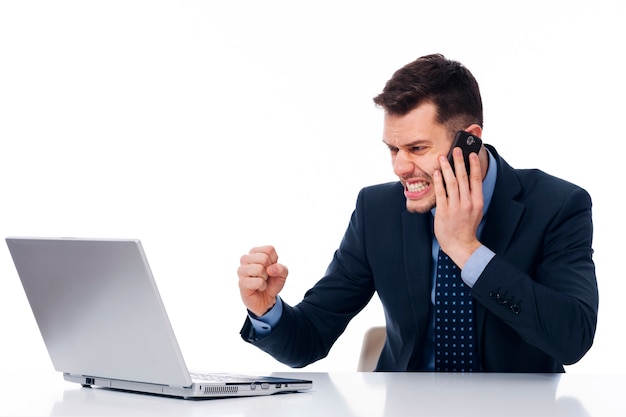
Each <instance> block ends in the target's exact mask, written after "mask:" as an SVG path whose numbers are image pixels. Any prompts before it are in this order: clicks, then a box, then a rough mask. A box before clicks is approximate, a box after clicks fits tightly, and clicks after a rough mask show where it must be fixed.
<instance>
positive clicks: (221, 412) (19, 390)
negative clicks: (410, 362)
mask: <svg viewBox="0 0 626 417" xmlns="http://www.w3.org/2000/svg"><path fill="white" fill-rule="evenodd" d="M275 375H283V376H292V377H293V376H295V377H298V378H309V379H312V380H313V381H314V382H313V390H312V391H310V392H306V393H297V394H283V395H275V396H270V397H253V398H236V399H235V398H229V399H213V400H201V401H188V400H180V399H173V398H165V397H157V396H150V395H142V394H132V393H126V392H117V391H112V390H108V389H102V388H92V389H89V388H81V387H80V386H78V385H76V384H72V383H69V382H66V381H64V380H63V378H62V376H61V375H60V374H57V373H54V372H50V373H42V374H41V375H30V376H26V375H20V374H11V373H9V374H8V375H7V374H6V373H5V374H3V378H2V382H0V390H1V391H0V392H1V393H0V398H1V400H0V416H9V415H10V416H26V415H27V416H46V415H50V416H77V415H80V416H108V415H111V416H120V415H133V416H178V417H180V416H209V415H211V416H213V415H217V416H233V417H234V416H253V417H260V416H272V417H281V416H289V417H293V416H298V417H307V416H316V417H319V416H330V417H333V416H341V417H352V416H354V417H356V416H367V417H377V416H404V415H409V414H411V415H418V416H437V417H445V416H455V417H458V416H459V415H466V416H472V415H477V416H481V417H489V416H498V417H502V416H506V417H515V416H530V417H540V416H550V417H560V416H563V417H578V416H586V417H598V416H602V417H604V416H624V415H626V404H625V402H624V401H623V399H622V397H621V395H623V393H622V391H623V389H622V388H620V386H621V387H623V386H624V383H623V375H611V374H607V375H586V374H563V375H558V374H552V375H544V374H472V375H470V374H467V375H462V374H435V373H356V372H355V373H306V372H293V373H277V374H275ZM411 410H415V411H414V412H412V411H411Z"/></svg>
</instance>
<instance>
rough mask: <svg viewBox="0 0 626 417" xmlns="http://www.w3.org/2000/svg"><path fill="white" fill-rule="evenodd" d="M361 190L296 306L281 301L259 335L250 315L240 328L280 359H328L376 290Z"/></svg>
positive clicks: (297, 362)
mask: <svg viewBox="0 0 626 417" xmlns="http://www.w3.org/2000/svg"><path fill="white" fill-rule="evenodd" d="M363 205H364V203H363V191H361V193H360V194H359V198H358V199H357V206H356V209H355V211H354V212H353V213H352V217H351V219H350V223H349V225H348V229H347V231H346V233H345V235H344V237H343V240H342V242H341V245H340V246H339V249H338V250H337V251H336V252H335V254H334V257H333V260H332V261H331V263H330V265H329V267H328V269H327V271H326V274H325V276H324V277H323V278H322V279H321V280H319V281H318V282H317V283H316V284H315V285H314V286H313V288H311V289H310V290H308V291H307V293H306V294H305V296H304V299H303V300H302V301H301V302H300V303H299V304H297V305H296V306H293V307H292V306H290V305H288V304H287V303H285V302H284V300H283V315H282V317H281V319H280V321H279V322H278V324H277V325H276V326H275V327H274V328H273V329H272V332H271V333H270V334H269V335H268V336H266V337H263V338H258V337H256V334H255V332H254V329H253V328H252V326H251V323H250V320H249V319H246V322H245V324H244V327H243V328H242V330H241V336H242V338H243V339H244V340H246V341H248V342H250V343H252V344H253V345H255V346H257V347H259V348H260V349H262V350H264V351H265V352H267V353H269V354H270V355H272V356H273V357H274V358H275V359H277V360H278V361H280V362H282V363H284V364H286V365H288V366H291V367H294V368H301V367H304V366H306V365H308V364H310V363H313V362H315V361H317V360H319V359H321V358H324V357H325V356H326V355H327V354H328V352H329V351H330V348H331V347H332V345H333V344H334V343H335V341H336V340H337V338H339V336H340V335H341V334H342V333H343V331H344V330H345V328H346V326H347V325H348V323H349V322H350V320H351V319H352V318H353V317H354V316H355V315H356V314H358V313H359V312H360V311H361V310H362V309H363V308H364V307H365V306H366V305H367V303H368V302H369V301H370V299H371V298H372V296H373V295H374V284H373V279H372V273H371V270H370V268H369V265H368V262H367V259H366V254H365V248H364V244H363V236H362V235H363V216H364V214H363V213H364V208H363Z"/></svg>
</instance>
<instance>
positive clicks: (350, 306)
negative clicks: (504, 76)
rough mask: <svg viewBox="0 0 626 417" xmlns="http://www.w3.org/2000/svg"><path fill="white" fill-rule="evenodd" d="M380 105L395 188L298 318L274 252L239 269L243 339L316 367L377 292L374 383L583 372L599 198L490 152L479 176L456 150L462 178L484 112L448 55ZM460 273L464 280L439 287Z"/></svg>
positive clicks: (475, 156) (424, 66)
mask: <svg viewBox="0 0 626 417" xmlns="http://www.w3.org/2000/svg"><path fill="white" fill-rule="evenodd" d="M374 102H375V103H376V104H377V105H379V106H380V107H382V108H383V110H384V129H383V142H384V143H385V144H386V145H387V147H388V148H389V151H390V153H391V161H392V165H393V169H394V172H395V174H396V175H397V176H398V178H399V182H395V183H389V184H381V185H376V186H372V187H367V188H365V189H363V190H362V191H361V192H360V194H359V196H358V200H357V204H356V209H355V211H354V213H353V214H352V218H351V220H350V224H349V225H348V229H347V231H346V233H345V236H344V238H343V240H342V242H341V245H340V247H339V249H338V250H337V251H336V253H335V255H334V257H333V260H332V262H331V263H330V265H329V267H328V270H327V272H326V275H325V276H324V277H323V278H322V279H321V280H320V281H319V282H317V284H315V286H313V288H311V289H310V290H309V291H308V292H307V293H306V294H305V296H304V299H303V300H302V301H301V302H300V303H299V304H297V305H296V306H294V307H292V306H290V305H288V304H287V303H286V302H284V301H283V300H281V299H280V297H279V296H278V294H279V292H280V291H281V289H282V288H283V286H284V284H285V280H286V278H287V272H288V271H287V268H286V267H285V266H284V265H282V264H280V263H278V255H277V253H276V251H275V249H274V248H273V247H271V246H265V247H259V248H254V249H252V250H251V251H250V253H249V254H247V255H244V256H242V258H241V265H240V267H239V269H238V276H239V288H240V292H241V297H242V299H243V302H244V305H245V306H246V307H247V308H248V312H249V315H248V318H247V319H246V322H245V324H244V327H243V329H242V330H241V335H242V337H243V338H244V340H246V341H248V342H250V343H253V344H254V345H256V346H258V347H259V348H261V349H263V350H264V351H266V352H267V353H269V354H271V355H272V356H274V357H275V358H276V359H277V360H279V361H281V362H283V363H285V364H287V365H290V366H292V367H303V366H306V365H308V364H310V363H312V362H314V361H316V360H318V359H320V358H323V357H325V356H326V355H327V354H328V352H329V350H330V348H331V346H332V345H333V343H334V342H335V341H336V340H337V338H338V337H339V336H340V335H341V334H342V332H343V331H344V329H345V328H346V326H347V324H348V322H349V321H350V320H351V319H352V318H353V317H354V316H355V315H356V314H357V313H359V311H361V309H363V308H364V307H365V306H366V305H367V303H368V302H369V300H370V299H371V297H372V296H373V294H374V292H377V293H378V295H379V297H380V300H381V301H382V304H383V307H384V310H385V317H386V325H387V326H386V327H387V341H386V343H385V346H384V348H383V351H382V353H381V355H380V359H379V361H378V366H377V368H376V369H377V370H378V371H414V370H425V371H428V370H435V371H490V372H563V370H564V368H563V365H567V364H572V363H574V362H577V361H578V360H579V359H580V358H582V357H583V355H584V354H585V353H586V352H587V351H588V350H589V348H590V347H591V345H592V343H593V338H594V334H595V329H596V320H597V311H598V292H597V283H596V277H595V267H594V263H593V260H592V253H593V250H592V248H591V244H592V233H593V231H592V219H591V199H590V197H589V195H588V193H587V192H586V191H585V190H583V189H581V188H579V187H577V186H576V185H573V184H571V183H568V182H566V181H563V180H560V179H558V178H555V177H552V176H550V175H548V174H546V173H543V172H541V171H539V170H518V169H513V168H511V167H510V166H509V165H508V164H507V163H506V162H505V161H504V159H502V157H500V155H499V154H498V153H497V152H496V150H495V148H493V147H492V146H489V145H483V146H482V147H481V148H480V150H479V151H478V153H471V154H470V157H469V172H470V173H469V175H468V174H467V171H466V169H465V164H464V158H463V155H462V152H461V149H459V148H455V149H454V152H453V165H454V168H455V169H454V171H453V166H451V164H450V163H449V162H448V160H447V158H446V155H447V154H448V151H449V150H450V147H451V144H452V141H453V138H454V136H455V134H456V133H457V131H460V130H464V131H466V132H469V133H470V134H471V135H473V136H477V137H480V136H481V134H482V126H483V116H482V101H481V97H480V92H479V88H478V84H477V82H476V80H475V79H474V77H473V76H472V74H471V73H470V72H469V71H468V70H467V69H466V68H465V67H464V66H463V65H461V64H460V63H458V62H455V61H451V60H448V59H446V58H444V57H443V56H442V55H429V56H424V57H421V58H419V59H417V60H416V61H414V62H412V63H410V64H408V65H406V66H405V67H403V68H401V69H399V70H398V71H396V73H395V74H394V75H393V77H392V78H391V79H390V80H389V81H388V82H387V84H386V86H385V88H384V90H383V92H382V93H381V94H380V95H378V96H377V97H376V98H375V99H374ZM455 172H456V175H455ZM440 250H441V251H443V252H444V253H442V254H441V257H440V254H439V252H440ZM446 255H447V257H446ZM448 259H449V260H451V261H453V263H454V264H456V266H454V265H452V264H451V263H449V261H448ZM448 264H449V265H450V266H449V267H450V268H451V269H450V270H451V271H452V270H456V271H457V274H453V273H450V274H449V276H448V275H447V274H441V273H439V272H438V270H439V269H441V268H444V267H448V266H447V265H448ZM444 265H446V266H444ZM457 267H458V269H457ZM446 280H449V281H446ZM448 286H449V288H452V287H453V286H454V289H450V290H449V291H448V290H444V288H447V287H448ZM452 294H454V295H455V296H458V297H460V298H457V299H453V300H448V299H447V298H445V297H446V296H448V295H452ZM462 297H466V298H462Z"/></svg>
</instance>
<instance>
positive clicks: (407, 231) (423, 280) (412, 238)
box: [402, 211, 433, 329]
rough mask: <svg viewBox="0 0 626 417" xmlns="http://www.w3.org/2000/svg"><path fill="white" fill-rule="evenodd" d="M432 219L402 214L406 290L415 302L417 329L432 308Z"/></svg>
mask: <svg viewBox="0 0 626 417" xmlns="http://www.w3.org/2000/svg"><path fill="white" fill-rule="evenodd" d="M432 236H433V232H432V215H431V214H430V213H425V214H416V213H409V212H407V211H405V212H403V213H402V240H403V248H404V262H405V271H406V275H405V279H406V288H407V290H408V293H409V296H410V299H411V301H412V309H413V317H414V319H415V321H416V324H417V325H418V326H419V327H418V328H422V329H423V327H421V325H422V323H420V321H421V318H423V317H424V316H426V317H427V314H426V315H425V314H424V313H425V312H428V309H429V308H430V301H429V300H430V290H431V270H432V268H431V264H432V256H431V248H432Z"/></svg>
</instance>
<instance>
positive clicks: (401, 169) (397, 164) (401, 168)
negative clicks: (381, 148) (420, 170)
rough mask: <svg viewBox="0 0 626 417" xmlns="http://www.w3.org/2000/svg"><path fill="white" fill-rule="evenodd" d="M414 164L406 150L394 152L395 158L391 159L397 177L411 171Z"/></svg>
mask: <svg viewBox="0 0 626 417" xmlns="http://www.w3.org/2000/svg"><path fill="white" fill-rule="evenodd" d="M413 169H414V166H413V162H411V160H410V158H409V157H408V153H407V152H406V151H403V150H400V151H398V153H397V154H396V158H395V159H394V161H393V172H394V174H396V175H397V176H398V177H403V176H405V175H407V174H410V173H412V172H413Z"/></svg>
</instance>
